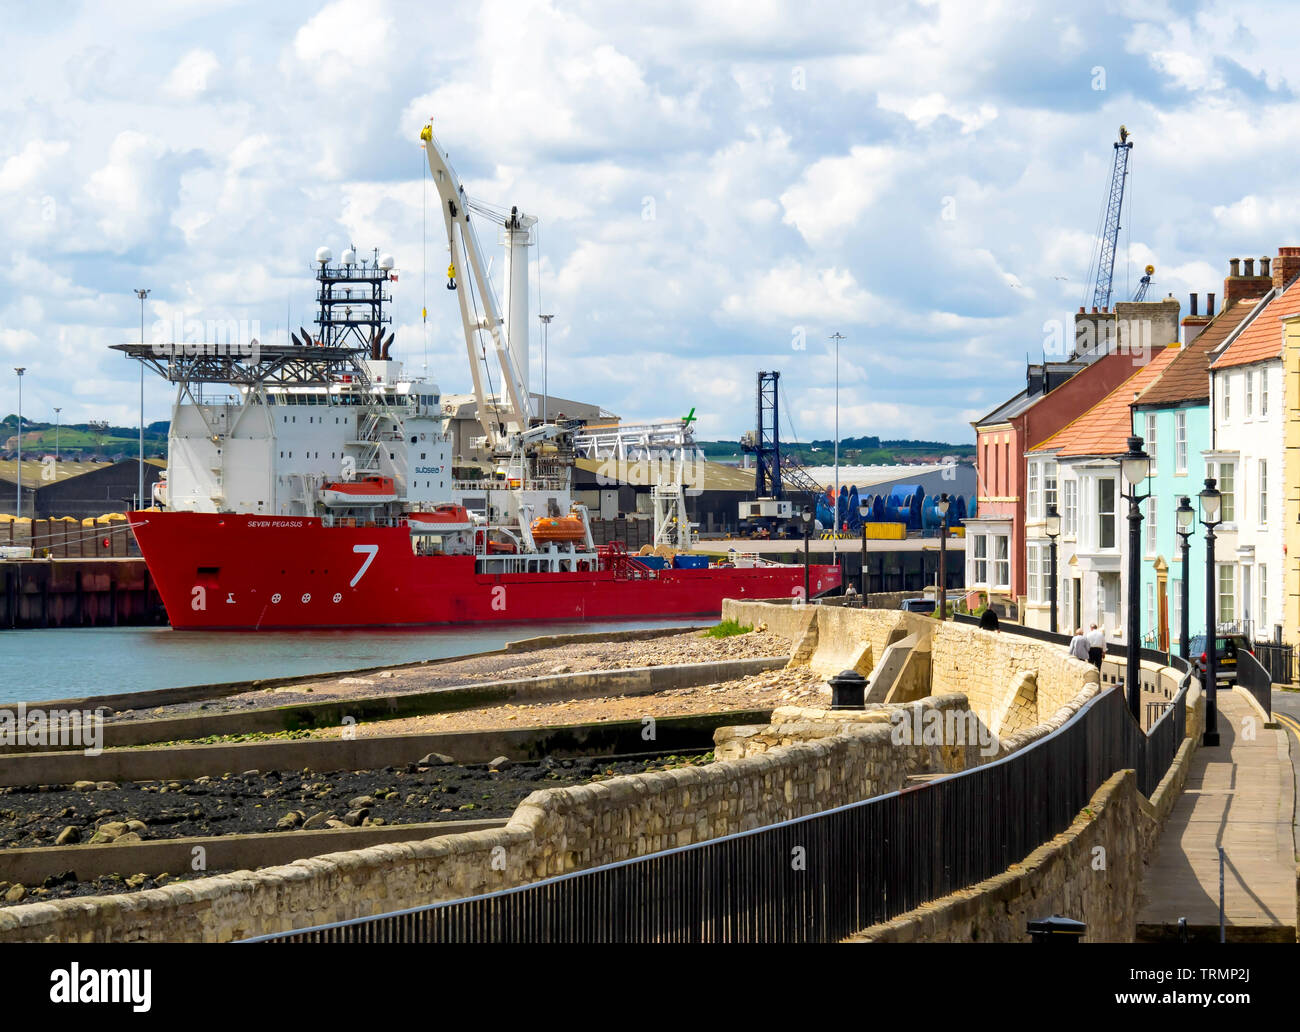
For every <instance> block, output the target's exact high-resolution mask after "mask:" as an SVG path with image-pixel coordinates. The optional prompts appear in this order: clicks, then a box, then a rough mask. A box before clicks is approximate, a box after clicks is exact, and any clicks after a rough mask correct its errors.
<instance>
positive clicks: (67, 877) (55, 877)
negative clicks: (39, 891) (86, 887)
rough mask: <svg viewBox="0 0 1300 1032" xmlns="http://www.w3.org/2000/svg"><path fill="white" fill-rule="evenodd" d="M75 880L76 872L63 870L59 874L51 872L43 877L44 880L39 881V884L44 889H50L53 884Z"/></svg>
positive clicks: (62, 883)
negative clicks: (46, 876)
mask: <svg viewBox="0 0 1300 1032" xmlns="http://www.w3.org/2000/svg"><path fill="white" fill-rule="evenodd" d="M76 880H77V875H76V872H74V871H63V872H62V873H61V874H51V875H50V876H49V877H48V878H46V879H45V881H43V882H41V886H42V887H43V888H46V889H52V888H54V887H55V886H58V885H64V884H66V883H68V882H74V881H76Z"/></svg>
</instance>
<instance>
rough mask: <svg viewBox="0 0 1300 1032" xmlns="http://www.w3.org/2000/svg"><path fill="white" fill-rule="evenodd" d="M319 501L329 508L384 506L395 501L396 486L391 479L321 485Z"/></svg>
mask: <svg viewBox="0 0 1300 1032" xmlns="http://www.w3.org/2000/svg"><path fill="white" fill-rule="evenodd" d="M320 497H321V501H322V502H324V503H325V504H326V505H330V506H344V507H347V508H357V507H360V506H368V505H386V504H387V503H389V502H395V501H397V485H396V484H395V483H394V482H393V478H392V477H373V476H371V477H361V478H359V479H357V480H339V481H335V482H333V483H328V484H324V485H322V487H321V489H320Z"/></svg>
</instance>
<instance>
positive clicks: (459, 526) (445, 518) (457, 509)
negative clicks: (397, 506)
mask: <svg viewBox="0 0 1300 1032" xmlns="http://www.w3.org/2000/svg"><path fill="white" fill-rule="evenodd" d="M406 522H407V523H408V524H409V525H410V527H411V531H412V532H413V533H423V534H454V533H457V532H459V531H466V530H472V529H473V528H474V521H473V520H472V519H471V518H470V515H469V512H468V511H467V510H466V508H465V507H464V506H463V505H452V504H450V503H448V504H443V505H436V506H434V508H433V511H432V512H412V513H408V514H407V516H406Z"/></svg>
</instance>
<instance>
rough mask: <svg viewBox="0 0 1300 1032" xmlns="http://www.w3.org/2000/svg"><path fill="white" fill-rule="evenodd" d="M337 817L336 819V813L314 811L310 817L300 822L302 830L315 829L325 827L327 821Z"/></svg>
mask: <svg viewBox="0 0 1300 1032" xmlns="http://www.w3.org/2000/svg"><path fill="white" fill-rule="evenodd" d="M337 819H338V814H335V813H323V812H322V813H314V814H312V815H311V816H310V817H308V818H307V819H306V820H305V821H303V822H302V830H303V831H315V830H317V829H318V828H323V827H325V825H326V823H327V822H328V821H333V820H337Z"/></svg>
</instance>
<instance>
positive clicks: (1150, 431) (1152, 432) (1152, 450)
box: [1146, 412, 1158, 466]
mask: <svg viewBox="0 0 1300 1032" xmlns="http://www.w3.org/2000/svg"><path fill="white" fill-rule="evenodd" d="M1146 445H1147V454H1148V455H1150V456H1151V465H1152V466H1154V465H1155V464H1156V449H1157V447H1158V445H1157V443H1156V414H1155V413H1154V412H1148V413H1147V440H1146Z"/></svg>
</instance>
